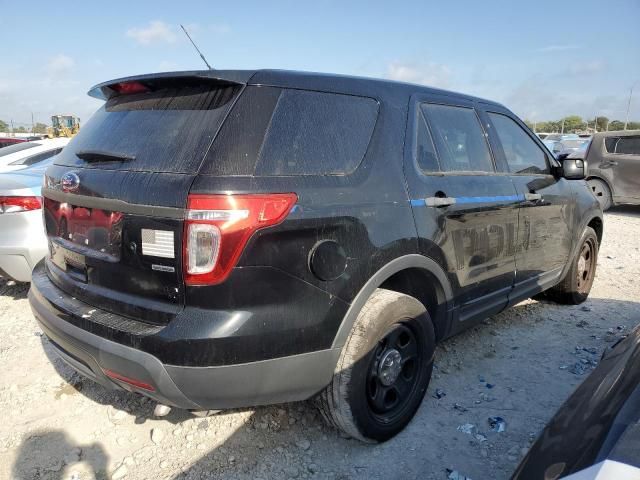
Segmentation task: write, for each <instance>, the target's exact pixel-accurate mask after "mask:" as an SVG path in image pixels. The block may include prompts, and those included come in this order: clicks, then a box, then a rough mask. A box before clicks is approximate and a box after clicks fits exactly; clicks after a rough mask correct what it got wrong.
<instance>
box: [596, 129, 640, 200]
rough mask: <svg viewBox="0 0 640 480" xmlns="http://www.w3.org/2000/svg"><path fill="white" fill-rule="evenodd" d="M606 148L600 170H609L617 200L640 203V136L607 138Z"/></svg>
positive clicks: (605, 141) (599, 166)
mask: <svg viewBox="0 0 640 480" xmlns="http://www.w3.org/2000/svg"><path fill="white" fill-rule="evenodd" d="M604 148H605V153H603V161H602V163H601V164H600V165H598V168H600V169H601V170H602V169H607V170H609V172H610V176H611V177H612V179H613V189H614V196H615V200H616V201H619V202H633V203H635V202H637V201H640V135H628V136H620V137H607V138H605V140H604Z"/></svg>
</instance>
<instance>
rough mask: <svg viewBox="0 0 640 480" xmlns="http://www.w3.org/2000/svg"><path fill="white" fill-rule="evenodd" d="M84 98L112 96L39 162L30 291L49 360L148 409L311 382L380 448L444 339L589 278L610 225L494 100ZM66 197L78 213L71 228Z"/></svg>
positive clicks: (233, 81) (335, 79) (300, 89)
mask: <svg viewBox="0 0 640 480" xmlns="http://www.w3.org/2000/svg"><path fill="white" fill-rule="evenodd" d="M90 94H91V95H93V96H95V97H98V98H102V99H104V100H105V101H106V104H105V106H104V107H102V108H101V109H100V110H98V112H97V113H95V114H94V115H93V117H92V118H91V120H90V121H89V122H88V123H87V125H86V126H85V127H84V128H83V129H82V130H81V131H80V133H79V134H78V135H77V136H76V137H75V138H74V139H73V140H72V141H71V142H70V143H69V145H68V146H67V147H66V148H65V149H64V150H63V151H62V153H61V154H60V155H58V156H57V157H56V158H55V161H54V165H52V166H51V167H49V169H48V170H47V172H46V178H45V186H44V187H43V191H42V192H43V197H44V206H45V219H46V222H47V226H46V229H47V232H48V235H49V238H50V253H49V255H47V257H46V259H45V261H43V262H42V263H40V264H39V265H38V267H36V269H35V270H34V273H33V279H32V284H31V290H30V293H29V298H30V303H31V307H32V309H33V312H34V314H35V316H36V318H37V319H38V321H39V322H40V325H41V326H42V328H43V330H44V332H45V333H46V335H47V336H48V337H49V338H50V339H51V340H52V345H53V346H54V347H55V348H56V349H57V351H58V353H59V354H60V356H61V357H62V358H63V359H65V360H66V361H67V362H68V363H69V364H70V365H72V366H73V367H74V368H75V369H76V370H78V371H80V372H82V373H84V374H85V375H87V376H88V377H90V378H92V379H94V380H95V381H96V382H98V383H101V384H103V385H105V386H107V387H111V388H124V389H127V390H130V391H133V392H137V393H141V394H143V395H146V396H148V397H150V398H152V399H154V400H156V401H157V402H159V404H160V406H159V408H157V410H156V412H157V413H158V414H164V413H167V410H168V408H165V407H180V408H184V409H189V410H195V411H203V410H210V409H211V410H218V409H227V408H235V407H247V406H252V405H262V404H271V403H278V402H291V401H296V400H303V399H307V398H310V397H314V396H315V397H316V399H317V402H318V403H319V405H320V408H321V411H322V412H323V414H324V415H325V417H326V418H327V420H328V421H329V423H330V424H332V425H335V426H336V427H338V428H340V429H342V430H343V431H344V432H346V433H347V434H349V435H351V436H353V437H355V438H358V439H361V440H365V441H384V440H387V439H388V438H390V437H392V436H393V435H395V434H396V433H398V432H399V431H400V430H402V428H404V426H405V425H406V424H407V423H408V422H409V421H410V420H411V418H412V417H413V415H414V413H415V412H416V410H417V408H418V407H419V405H420V403H421V401H422V398H423V396H424V394H425V391H426V389H427V386H428V383H429V380H430V378H431V371H432V367H433V357H434V352H435V344H436V342H438V341H440V340H442V339H443V338H446V337H449V336H451V335H453V334H455V333H457V332H459V331H460V330H462V329H465V328H467V327H469V326H470V325H473V324H475V323H477V322H479V321H481V320H482V319H484V318H486V317H487V316H488V315H492V314H495V313H498V312H500V311H502V310H504V309H505V308H507V307H508V306H511V305H514V304H516V303H518V302H519V301H521V300H522V299H524V298H527V297H530V296H532V295H535V294H537V293H539V292H541V291H543V290H548V289H552V292H553V298H555V299H556V300H557V301H559V302H561V303H569V304H577V303H580V302H583V301H584V300H585V299H586V298H587V296H588V294H589V291H590V288H591V285H592V282H593V278H594V276H595V269H596V260H597V255H598V246H599V244H600V241H601V239H602V229H603V224H602V212H601V210H600V207H599V204H598V202H597V201H596V200H595V198H594V197H593V195H591V192H590V191H589V190H588V188H587V187H586V184H585V182H584V180H583V179H584V172H583V162H582V160H579V161H573V160H566V161H565V162H564V163H563V164H560V163H558V162H556V160H555V159H553V158H552V156H551V155H550V154H549V153H548V151H547V150H546V148H545V147H544V146H543V145H542V143H541V142H540V140H539V139H538V138H537V137H536V136H535V135H534V134H533V133H532V132H531V131H530V130H529V129H528V128H527V127H526V126H525V125H524V123H523V122H522V121H521V120H520V119H518V118H517V117H516V116H515V115H514V114H513V113H512V112H510V111H509V110H508V109H506V108H505V107H503V106H502V105H499V104H497V103H494V102H490V101H481V100H479V99H476V98H474V97H470V96H466V95H462V94H457V93H451V92H444V91H441V90H436V89H431V88H427V87H423V86H418V85H410V84H403V83H396V82H390V81H382V80H373V79H362V78H353V77H345V76H337V75H323V74H314V73H299V72H287V71H271V70H261V71H218V70H216V71H205V72H182V73H171V74H155V75H144V76H139V77H130V78H125V79H119V80H114V81H111V82H107V83H103V84H100V85H98V86H96V87H95V88H93V89H92V90H91V91H90ZM407 119H409V120H407ZM483 125H484V126H483ZM486 126H490V127H486ZM485 128H486V130H485ZM216 132H217V133H216ZM214 137H215V138H214ZM64 205H66V206H67V207H64ZM69 206H72V207H73V208H82V209H84V210H85V211H83V212H82V215H83V220H82V222H77V224H78V225H79V226H78V227H77V228H76V227H73V226H72V222H68V224H67V228H66V229H62V228H61V227H60V225H59V224H58V223H57V219H60V218H62V215H61V213H60V212H61V211H62V210H64V208H67V209H68V207H69ZM98 211H100V212H103V213H101V214H100V215H95V218H96V220H95V223H92V219H93V218H94V214H95V213H96V212H98ZM106 212H117V213H119V214H121V217H119V218H118V219H115V221H113V219H112V221H107V218H106ZM92 225H95V226H97V227H98V228H99V231H101V232H102V234H100V235H95V237H96V238H95V239H94V238H93V237H92V236H91V235H88V234H87V232H88V229H89V228H90V227H91V226H92ZM61 231H65V233H66V234H65V235H61V234H60V232H61Z"/></svg>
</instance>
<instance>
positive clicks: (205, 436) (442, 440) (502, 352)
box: [0, 207, 640, 480]
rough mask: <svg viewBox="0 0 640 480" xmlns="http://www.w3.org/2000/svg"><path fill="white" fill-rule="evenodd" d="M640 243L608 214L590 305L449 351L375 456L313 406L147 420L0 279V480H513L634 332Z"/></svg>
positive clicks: (639, 316)
mask: <svg viewBox="0 0 640 480" xmlns="http://www.w3.org/2000/svg"><path fill="white" fill-rule="evenodd" d="M639 237H640V208H631V207H627V208H617V209H615V210H613V211H612V212H611V213H607V215H606V218H605V238H604V243H603V245H602V247H601V251H600V258H599V263H598V272H597V278H596V281H595V284H594V286H593V290H592V292H591V297H590V299H589V300H588V301H587V302H586V303H585V304H583V305H581V306H577V307H564V306H558V305H554V304H552V303H540V302H536V301H533V300H528V301H525V302H523V303H521V304H519V305H517V306H515V307H514V308H512V309H511V310H509V311H507V312H504V313H502V314H500V315H497V316H494V317H492V318H491V319H489V320H487V321H486V322H484V323H483V324H481V325H479V326H477V327H475V328H473V329H472V330H470V331H467V332H465V333H463V334H461V335H459V336H457V337H455V338H453V339H450V340H448V341H446V342H444V343H443V344H442V345H441V346H440V347H439V349H438V352H437V357H436V362H437V364H436V369H435V370H434V372H435V374H434V379H433V380H432V382H431V385H430V387H429V390H428V392H427V395H426V397H425V400H424V402H423V404H422V407H421V408H420V410H419V411H418V414H417V415H416V417H415V419H414V420H413V422H411V424H410V425H409V427H408V428H407V429H406V430H405V431H404V432H402V433H401V434H400V435H398V436H397V437H396V438H394V439H393V440H391V441H389V442H387V443H385V444H383V445H376V446H372V445H364V444H361V443H359V442H357V441H354V440H350V439H346V438H342V437H341V436H340V435H339V434H338V433H337V432H336V431H333V430H331V429H329V428H327V427H325V426H324V424H323V422H322V420H321V419H320V418H319V416H318V415H317V414H316V411H315V409H314V408H313V406H312V405H311V403H310V402H307V403H299V404H290V405H280V406H274V407H265V408H256V409H247V410H244V411H230V412H225V413H221V414H218V415H216V416H213V417H208V418H195V417H192V416H191V415H189V414H187V413H186V412H181V411H172V412H171V414H170V415H169V416H167V417H165V418H163V419H155V418H154V417H153V416H152V410H153V407H154V404H153V402H151V401H147V400H145V399H144V398H141V397H138V396H135V395H132V394H128V393H112V392H107V391H105V390H104V389H103V388H102V387H100V386H98V385H96V384H93V383H92V382H91V381H89V380H84V379H83V378H81V377H80V376H79V375H78V374H75V373H73V371H72V370H71V369H70V368H69V367H67V366H66V365H65V364H63V362H62V361H61V360H58V359H56V357H55V354H53V352H52V348H51V346H50V345H49V344H48V342H47V340H46V338H45V337H43V336H42V334H41V332H40V329H39V328H38V326H37V324H36V322H35V320H34V319H33V317H32V315H31V312H30V310H29V306H28V302H27V299H26V295H27V289H28V287H27V286H24V285H15V284H12V283H11V282H6V281H4V280H2V279H0V339H1V340H0V361H1V362H2V365H3V368H2V370H0V408H1V409H2V411H3V412H5V413H4V415H3V417H2V418H4V421H2V423H1V424H0V479H9V478H11V479H24V480H26V479H58V478H64V479H92V478H127V479H148V478H154V479H158V480H159V479H164V478H172V479H173V478H180V479H182V478H185V479H187V478H189V479H199V478H225V479H258V478H262V479H265V480H266V479H268V478H278V479H280V478H283V479H287V478H313V479H316V478H319V479H325V478H327V479H360V478H362V479H365V478H366V479H367V480H370V479H377V478H384V479H395V478H398V479H410V478H420V479H432V478H433V479H446V478H447V476H448V474H447V469H453V470H457V471H459V472H461V473H463V474H465V475H468V476H470V477H471V478H473V479H475V480H478V479H506V478H509V475H510V473H511V472H512V471H513V469H514V468H515V466H516V464H517V463H518V461H519V459H520V458H521V456H522V455H523V453H524V452H525V451H526V449H527V448H528V447H529V445H530V444H531V442H532V441H533V439H534V438H535V436H536V435H537V433H538V432H539V431H540V430H541V429H542V427H543V426H544V425H545V422H546V421H548V420H549V418H550V417H551V416H552V415H553V413H554V411H555V410H556V409H557V408H558V407H559V406H560V404H561V403H562V402H563V401H564V400H565V399H566V398H567V397H568V395H569V394H570V393H571V391H572V390H573V389H574V388H575V387H576V386H577V385H578V383H580V382H581V381H582V380H583V379H584V377H585V376H586V375H587V374H588V372H589V370H591V369H592V368H593V365H595V364H596V363H597V360H598V359H599V358H600V354H601V352H602V351H603V349H605V348H606V347H607V345H609V344H610V342H612V341H614V340H615V339H616V338H618V337H619V336H620V335H622V334H624V332H626V331H628V330H629V329H630V328H632V327H633V326H635V325H636V324H637V323H640V309H638V303H636V302H637V301H638V300H639V299H640V280H638V278H639V274H640V265H639V264H638V259H640V243H639V242H638V238H639ZM438 397H440V398H438ZM493 416H499V417H502V418H503V419H504V420H505V422H506V428H505V431H503V432H495V431H492V430H491V428H490V426H489V423H488V418H489V417H493ZM467 432H469V433H467Z"/></svg>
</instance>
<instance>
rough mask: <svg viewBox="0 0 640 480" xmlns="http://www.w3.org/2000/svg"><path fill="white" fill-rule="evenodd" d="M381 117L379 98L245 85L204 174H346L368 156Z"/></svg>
mask: <svg viewBox="0 0 640 480" xmlns="http://www.w3.org/2000/svg"><path fill="white" fill-rule="evenodd" d="M377 116H378V102H377V101H376V100H374V99H372V98H368V97H359V96H353V95H342V94H336V93H326V92H316V91H308V90H295V89H287V88H283V89H281V88H275V87H247V89H246V90H245V91H244V93H243V94H242V95H241V97H240V98H239V99H238V102H237V103H236V106H235V107H234V108H233V111H232V112H231V113H230V115H229V118H228V119H227V121H226V122H225V124H224V126H223V127H222V129H221V130H220V134H219V135H218V138H216V141H215V142H214V144H213V146H212V148H211V150H209V153H208V154H207V157H206V159H205V162H204V164H203V167H202V170H201V173H204V174H211V175H221V176H226V175H238V176H259V177H265V176H300V175H346V174H349V173H352V172H353V171H354V170H355V169H356V168H357V167H358V165H359V164H360V162H361V161H362V159H363V158H364V155H365V153H366V151H367V147H368V145H369V142H370V140H371V136H372V133H373V130H374V127H375V124H376V120H377Z"/></svg>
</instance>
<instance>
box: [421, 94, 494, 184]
mask: <svg viewBox="0 0 640 480" xmlns="http://www.w3.org/2000/svg"><path fill="white" fill-rule="evenodd" d="M422 112H423V113H424V115H425V116H426V118H427V119H428V121H429V126H430V127H431V132H432V134H433V137H434V140H435V144H436V148H437V150H438V156H439V158H440V167H441V169H442V171H445V172H494V171H495V170H494V168H493V161H492V160H491V153H490V152H489V146H488V145H487V141H486V139H485V137H484V133H483V131H482V127H481V126H480V122H479V121H478V117H477V115H476V113H475V111H474V110H473V109H472V108H466V107H453V106H449V105H436V104H430V103H427V104H423V105H422Z"/></svg>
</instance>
